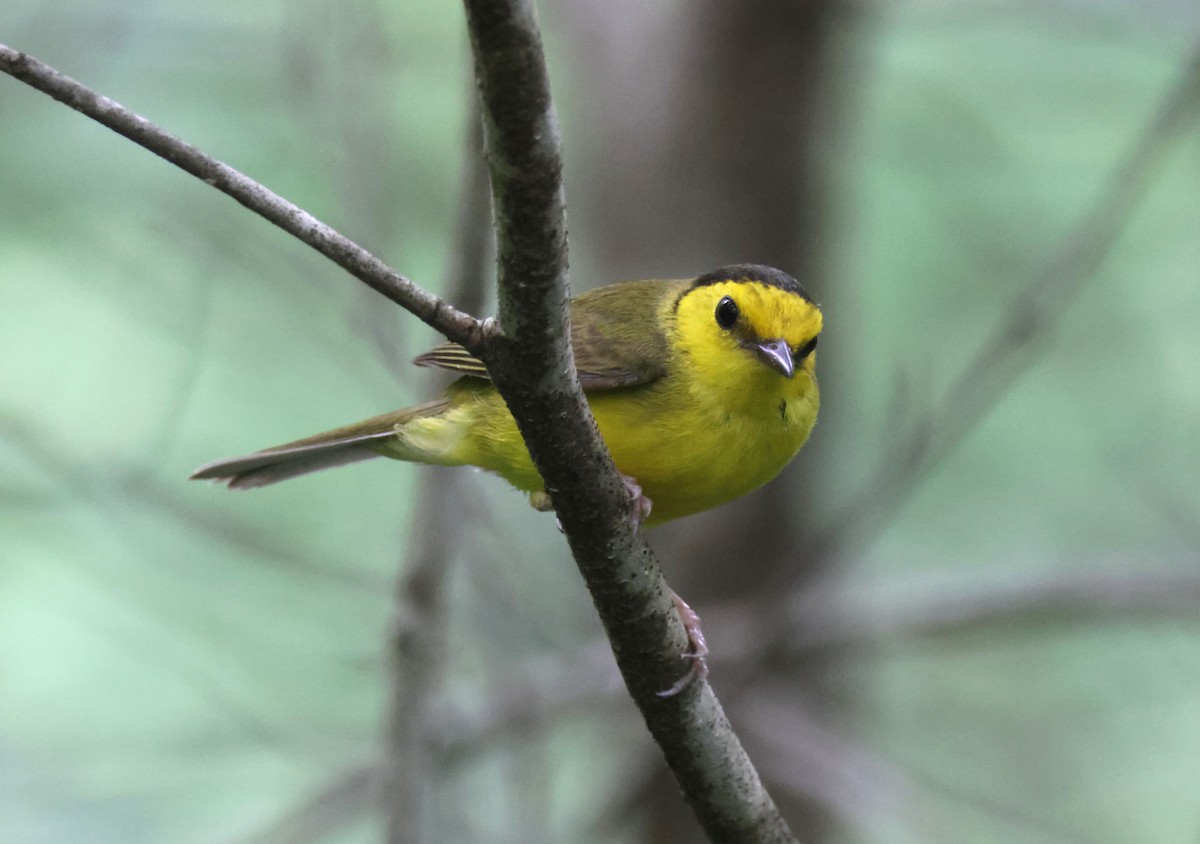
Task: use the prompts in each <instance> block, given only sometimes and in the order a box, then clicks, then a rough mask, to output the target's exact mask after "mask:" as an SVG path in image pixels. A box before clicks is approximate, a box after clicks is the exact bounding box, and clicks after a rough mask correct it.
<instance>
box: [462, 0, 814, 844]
mask: <svg viewBox="0 0 1200 844" xmlns="http://www.w3.org/2000/svg"><path fill="white" fill-rule="evenodd" d="M466 8H467V20H468V26H469V28H470V32H471V45H472V49H473V53H474V56H475V66H476V78H477V81H478V84H479V88H480V92H481V99H482V102H483V109H484V114H485V126H486V129H487V141H488V152H489V161H490V164H491V173H492V192H493V198H494V203H495V209H496V222H497V249H498V257H499V282H500V290H499V301H500V322H499V326H500V330H499V331H491V332H488V333H487V334H486V335H485V338H484V340H485V358H484V359H485V360H486V361H487V364H488V369H489V372H491V375H492V378H493V380H494V381H495V383H496V386H497V388H498V389H499V390H500V393H501V395H502V396H504V399H505V401H506V402H507V403H508V406H509V408H510V409H511V410H512V412H513V416H514V417H515V418H516V420H517V423H518V425H519V427H520V429H521V432H522V435H523V436H524V437H525V442H526V445H527V446H528V447H529V451H530V454H531V455H532V456H533V460H534V463H535V465H536V466H537V468H538V471H539V472H540V473H541V475H542V478H543V479H544V480H545V483H546V489H547V491H548V492H549V493H550V495H551V498H552V499H553V502H554V507H555V510H556V511H557V512H558V515H559V519H560V521H561V523H562V526H563V528H564V530H565V532H566V534H567V540H568V542H569V543H570V545H571V550H572V553H573V554H574V557H575V561H576V563H577V564H578V566H579V570H580V572H581V573H582V574H583V577H584V579H585V581H586V582H587V585H588V589H589V590H590V591H591V593H592V599H593V601H594V602H595V604H596V608H597V610H598V611H599V613H600V617H601V620H602V621H603V623H604V626H605V629H606V630H607V632H608V635H609V639H610V641H611V642H612V646H613V652H614V654H615V655H616V657H617V663H618V665H619V667H620V669H621V673H622V675H623V676H624V678H625V681H626V684H627V686H628V687H629V690H630V693H631V694H632V696H633V698H634V701H635V702H636V703H637V705H638V707H639V709H640V710H641V711H642V715H643V717H644V718H645V719H646V724H647V726H648V727H649V728H650V732H651V734H652V735H653V736H654V738H655V740H656V741H657V742H658V744H659V746H660V747H661V748H662V750H663V753H664V755H665V756H666V759H667V763H668V764H669V765H670V767H671V770H672V771H673V772H674V774H675V777H676V779H677V780H678V781H679V783H680V785H681V787H682V789H683V792H684V795H685V797H686V798H687V800H688V802H689V804H690V805H691V806H692V809H693V811H695V812H696V815H697V817H698V819H699V820H700V823H701V825H702V826H703V827H704V829H705V831H706V832H707V834H708V836H709V837H710V838H711V839H712V840H714V841H759V842H772V841H794V840H795V839H794V838H793V836H792V834H791V832H790V830H788V828H787V824H786V823H785V822H784V821H783V819H782V817H781V816H780V815H779V812H778V810H777V809H776V807H775V804H774V802H773V801H772V800H771V798H770V796H769V795H768V794H767V792H766V790H765V789H764V788H763V786H762V782H761V781H760V779H759V777H758V773H757V772H756V771H755V770H754V767H753V765H752V764H751V763H750V760H749V758H748V757H747V755H746V753H745V750H744V749H743V748H742V746H741V743H740V742H739V741H738V738H737V736H736V735H735V734H734V732H733V730H732V728H731V727H730V725H729V721H728V719H727V718H726V717H725V713H724V711H723V710H722V709H721V705H720V703H719V702H718V701H717V699H716V696H715V695H714V694H713V692H712V689H711V688H710V687H709V685H708V684H707V683H706V682H698V683H696V684H695V685H694V686H693V687H692V688H691V689H688V690H687V691H685V692H684V693H682V694H679V695H676V696H674V697H670V698H663V697H659V696H658V694H657V693H658V692H659V691H660V690H661V689H664V688H668V687H669V686H670V685H671V678H672V677H673V676H674V675H677V674H678V672H679V668H680V666H681V663H680V660H679V655H680V653H681V652H682V650H683V648H684V643H685V642H686V638H687V637H686V634H685V632H684V630H683V625H682V623H681V621H680V619H679V617H678V615H677V613H676V611H675V608H674V605H673V603H672V600H671V592H670V590H669V588H668V587H667V585H666V583H665V581H664V580H663V577H662V573H661V571H660V570H659V567H658V564H657V562H656V561H655V560H654V558H653V556H652V555H651V553H650V550H649V548H648V547H647V546H646V544H645V542H644V541H643V540H642V539H641V538H640V537H635V536H634V535H633V533H632V530H631V524H630V515H631V506H630V505H631V502H630V501H629V498H628V494H627V493H626V491H625V487H624V484H623V483H622V482H621V479H620V478H619V477H618V475H617V472H616V469H615V467H614V466H613V463H612V459H611V457H610V456H609V455H608V452H607V450H606V449H605V448H604V445H603V443H602V441H601V440H600V436H599V433H598V432H597V430H596V424H595V421H594V420H593V419H592V416H591V413H590V411H589V410H588V407H587V403H586V401H585V400H584V397H583V392H582V390H581V389H580V387H579V382H578V379H577V378H576V375H575V367H574V362H573V358H572V354H571V348H570V339H569V338H570V332H569V330H568V324H567V312H566V311H567V286H566V269H567V253H566V216H565V209H564V202H563V192H562V181H561V173H562V163H561V160H560V156H559V150H558V146H559V144H558V125H557V120H556V118H555V115H554V110H553V105H552V102H551V99H550V85H549V80H548V78H547V75H546V69H545V62H544V58H543V55H542V47H541V39H540V36H539V34H538V29H537V22H536V14H535V11H534V6H533V3H532V0H466Z"/></svg>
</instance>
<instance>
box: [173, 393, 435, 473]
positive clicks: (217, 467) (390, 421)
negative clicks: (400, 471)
mask: <svg viewBox="0 0 1200 844" xmlns="http://www.w3.org/2000/svg"><path fill="white" fill-rule="evenodd" d="M445 406H446V402H445V401H444V400H439V401H433V402H429V403H427V404H422V405H418V406H416V407H412V408H409V409H407V410H401V411H397V412H394V413H385V414H383V415H382V416H376V417H373V418H371V419H366V420H364V421H362V422H358V423H356V424H354V425H347V426H345V427H344V428H337V429H335V430H332V431H326V432H325V433H323V434H317V435H316V436H314V437H307V438H305V439H302V440H296V441H295V442H291V443H285V444H284V445H280V446H276V447H275V448H268V449H264V450H263V451H256V452H254V453H253V454H247V455H244V456H242V457H233V458H229V459H226V460H216V461H214V462H212V463H208V464H205V465H204V466H201V467H200V468H199V469H197V470H196V471H195V472H193V473H192V475H191V480H214V481H219V482H222V483H226V484H228V485H229V488H230V489H254V488H255V487H260V486H267V485H269V484H274V483H278V482H279V481H286V480H287V479H288V478H295V477H297V476H299V475H307V474H309V473H310V472H319V471H321V470H322V469H332V468H334V467H335V466H345V465H346V464H347V463H357V462H359V461H360V460H370V459H371V458H372V457H382V456H384V454H383V451H382V450H380V449H379V448H378V446H376V447H372V444H373V443H376V442H380V441H383V440H388V439H391V438H393V437H395V436H396V435H397V429H398V428H399V427H400V426H402V425H404V423H405V422H408V421H410V420H412V419H415V418H417V417H419V416H428V415H432V414H434V413H437V412H438V411H439V410H441V409H443V408H444V407H445Z"/></svg>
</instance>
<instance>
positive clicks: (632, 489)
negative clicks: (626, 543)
mask: <svg viewBox="0 0 1200 844" xmlns="http://www.w3.org/2000/svg"><path fill="white" fill-rule="evenodd" d="M621 483H623V484H625V492H626V493H628V494H629V502H630V504H631V511H630V513H629V521H630V524H631V525H632V526H633V530H634V532H635V533H636V532H637V530H638V528H640V527H641V526H642V522H644V521H646V519H648V518H650V509H651V508H652V507H653V506H654V503H653V502H652V501H651V500H650V499H649V498H647V497H646V496H645V494H644V493H643V492H642V487H641V484H639V483H638V482H637V480H636V479H635V478H632V477H630V476H629V475H621ZM676 597H677V598H678V596H676ZM680 603H683V602H682V601H680ZM683 605H684V606H685V607H686V606H687V604H683ZM688 612H691V609H689V610H688ZM692 615H695V613H692ZM696 620H697V621H699V618H697V619H696Z"/></svg>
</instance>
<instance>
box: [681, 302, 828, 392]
mask: <svg viewBox="0 0 1200 844" xmlns="http://www.w3.org/2000/svg"><path fill="white" fill-rule="evenodd" d="M821 325H822V319H821V309H820V308H819V307H818V306H817V305H816V304H815V303H813V302H812V301H811V300H809V299H808V298H807V296H805V295H804V294H803V293H802V292H801V291H800V290H799V288H798V287H797V288H794V289H792V288H788V287H782V286H777V285H774V284H768V283H764V282H763V281H759V280H753V279H740V280H739V279H731V280H724V281H717V282H715V283H707V284H703V285H701V286H698V287H694V288H692V289H690V290H689V291H688V292H686V293H685V294H684V295H683V296H682V297H681V298H680V300H679V302H678V305H677V319H676V322H675V327H676V332H677V334H676V344H677V345H676V347H677V348H678V350H679V351H680V352H681V353H682V354H683V356H684V357H685V358H686V360H685V361H684V362H683V366H685V367H690V370H691V372H692V374H693V375H694V378H695V381H696V382H697V383H698V384H702V385H703V387H704V389H706V390H710V391H711V392H712V393H713V394H714V396H713V397H714V398H715V399H719V400H720V401H721V402H722V403H723V404H725V405H726V406H729V407H748V406H753V405H755V404H758V403H760V402H762V401H763V400H767V399H769V400H775V398H776V397H780V396H782V397H784V398H794V397H799V396H802V395H804V394H805V393H806V392H808V391H810V390H813V389H815V387H816V377H815V374H814V365H815V361H816V351H815V350H816V341H817V337H818V336H819V335H820V333H821Z"/></svg>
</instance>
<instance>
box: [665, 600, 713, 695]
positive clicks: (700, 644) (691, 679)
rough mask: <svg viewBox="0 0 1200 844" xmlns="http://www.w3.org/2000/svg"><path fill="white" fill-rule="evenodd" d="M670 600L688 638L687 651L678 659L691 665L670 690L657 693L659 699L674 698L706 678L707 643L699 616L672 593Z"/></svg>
mask: <svg viewBox="0 0 1200 844" xmlns="http://www.w3.org/2000/svg"><path fill="white" fill-rule="evenodd" d="M671 600H673V601H674V602H675V611H676V612H678V613H679V620H680V621H682V622H683V629H684V631H686V632H687V637H688V650H687V651H685V652H684V653H682V654H680V658H681V659H686V660H690V661H691V665H689V666H688V670H687V673H686V674H684V675H683V676H682V677H680V678H679V679H678V680H676V681H675V684H674V685H672V686H671V688H669V689H664V690H663V691H661V692H659V693H658V696H659V697H674V696H675V695H677V694H679V693H680V692H682V691H685V690H686V689H688V688H690V687H691V686H692V685H694V684H695V683H699V682H701V681H703V680H704V679H705V678H707V677H708V662H707V661H706V660H705V659H704V658H705V657H706V656H708V643H707V642H705V641H704V631H703V630H701V629H700V616H699V614H697V612H696V611H695V610H694V609H692V608H691V607H689V606H688V604H687V602H686V601H685V600H683V598H680V597H679V596H678V595H676V594H675V593H674V592H672V593H671Z"/></svg>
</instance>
